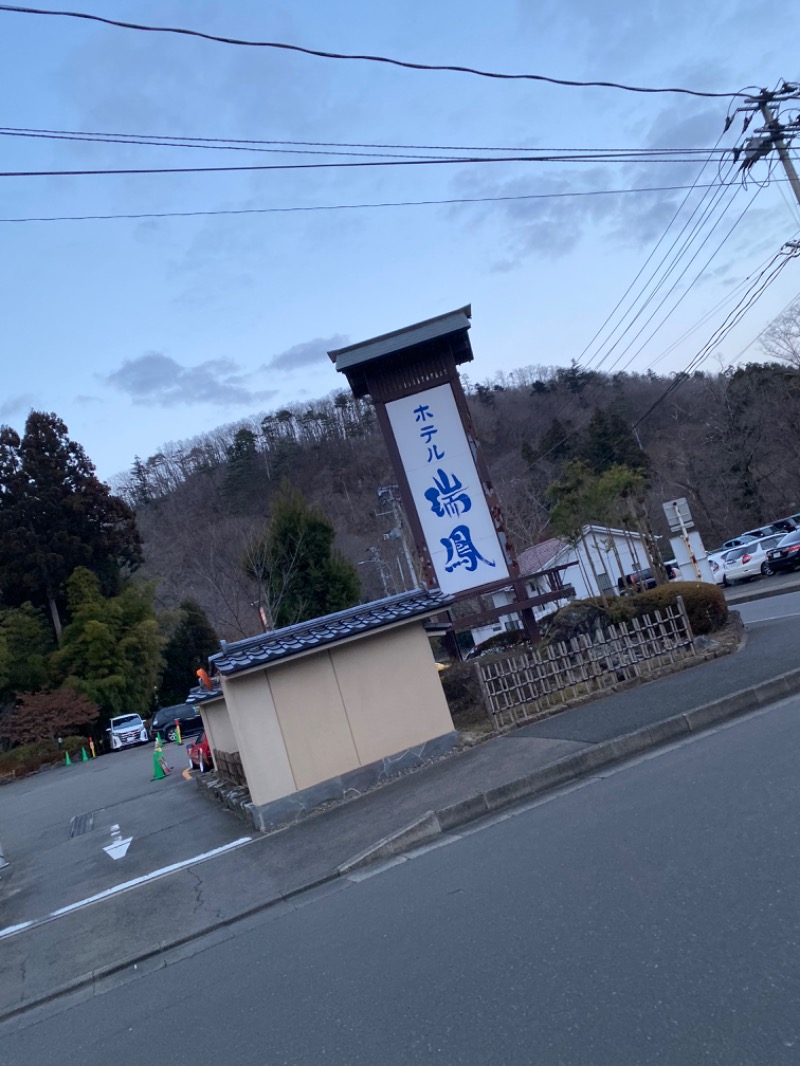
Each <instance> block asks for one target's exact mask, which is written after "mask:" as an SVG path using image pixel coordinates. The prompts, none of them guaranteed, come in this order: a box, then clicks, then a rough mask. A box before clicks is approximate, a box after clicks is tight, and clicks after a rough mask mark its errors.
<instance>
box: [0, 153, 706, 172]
mask: <svg viewBox="0 0 800 1066" xmlns="http://www.w3.org/2000/svg"><path fill="white" fill-rule="evenodd" d="M632 161H634V162H637V163H659V164H663V163H680V164H683V163H687V162H694V160H693V159H692V158H684V157H681V156H673V155H668V156H660V155H659V154H658V153H650V155H648V156H636V157H635V158H632V157H630V156H627V155H620V154H615V153H599V152H598V153H597V154H594V155H580V156H576V155H567V154H563V153H562V154H555V153H549V154H546V155H507V156H488V157H487V156H444V157H442V158H428V157H426V158H424V159H416V158H412V159H364V160H359V162H357V163H356V162H341V161H336V162H329V163H251V164H245V165H241V166H214V167H211V166H209V167H194V166H188V167H98V168H82V169H74V170H66V169H62V170H6V171H0V178H56V177H97V176H108V175H122V174H125V175H132V174H230V173H243V172H252V171H280V170H348V169H354V168H355V169H359V168H361V169H363V168H369V167H424V166H452V165H464V164H480V163H576V162H579V163H629V162H632Z"/></svg>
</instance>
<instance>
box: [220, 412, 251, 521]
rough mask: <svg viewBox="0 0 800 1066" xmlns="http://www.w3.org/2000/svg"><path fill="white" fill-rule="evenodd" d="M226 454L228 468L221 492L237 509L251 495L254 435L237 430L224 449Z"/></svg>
mask: <svg viewBox="0 0 800 1066" xmlns="http://www.w3.org/2000/svg"><path fill="white" fill-rule="evenodd" d="M226 454H227V460H228V468H227V470H226V472H225V481H224V483H223V486H222V491H223V493H224V495H225V496H227V497H228V498H229V499H230V500H231V503H232V504H233V505H234V507H238V506H240V505H241V504H242V503H244V502H245V501H246V500H247V499H248V497H251V496H252V494H253V489H254V484H253V483H254V480H255V473H256V464H257V462H258V451H257V449H256V435H255V433H253V431H252V430H251V429H247V428H245V427H242V428H241V429H237V430H236V433H235V434H234V437H233V443H232V444H230V445H228V447H227V449H226Z"/></svg>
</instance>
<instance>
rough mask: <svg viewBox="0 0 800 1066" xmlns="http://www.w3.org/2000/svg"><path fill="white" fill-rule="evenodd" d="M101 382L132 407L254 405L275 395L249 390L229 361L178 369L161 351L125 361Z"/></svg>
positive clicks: (239, 373) (212, 361)
mask: <svg viewBox="0 0 800 1066" xmlns="http://www.w3.org/2000/svg"><path fill="white" fill-rule="evenodd" d="M105 381H106V383H107V384H109V385H111V386H112V387H113V388H115V389H118V390H119V391H120V392H124V393H127V395H128V396H130V398H131V399H132V400H133V402H134V403H136V404H158V405H159V406H161V407H177V406H178V405H181V404H183V405H190V404H203V403H209V404H215V405H217V406H220V405H225V406H234V405H239V404H254V403H260V402H262V401H264V400H269V399H272V398H273V397H274V396H275V395H276V393H275V392H274V391H259V390H254V389H251V388H249V387H248V385H247V381H248V376H247V375H246V374H244V373H242V371H241V368H240V367H239V365H238V364H237V363H235V362H233V360H231V359H209V360H207V361H206V362H204V363H198V364H197V366H182V365H181V364H180V363H178V362H177V361H176V360H175V359H173V358H171V356H168V355H164V354H163V353H162V352H146V353H145V354H144V355H140V356H139V357H138V359H126V360H125V362H124V363H123V364H122V366H121V367H120V368H119V370H115V371H114V372H113V373H112V374H109V375H108V376H107V377H106V378H105Z"/></svg>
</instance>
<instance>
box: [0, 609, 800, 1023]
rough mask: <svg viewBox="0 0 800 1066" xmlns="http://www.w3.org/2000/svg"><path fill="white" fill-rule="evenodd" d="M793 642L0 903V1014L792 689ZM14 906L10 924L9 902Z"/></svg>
mask: <svg viewBox="0 0 800 1066" xmlns="http://www.w3.org/2000/svg"><path fill="white" fill-rule="evenodd" d="M797 636H798V622H797V621H786V620H782V621H780V622H763V623H759V624H756V625H754V626H752V627H751V628H750V630H749V632H748V634H747V641H746V644H745V646H744V647H743V648H742V649H741V650H740V651H739V652H737V653H734V654H732V655H730V656H727V657H725V658H723V659H718V660H715V661H712V662H708V663H704V664H702V665H699V666H697V667H693V668H690V669H688V670H686V671H684V672H682V673H680V674H676V675H673V676H671V677H668V678H664V679H662V680H659V681H655V682H650V683H649V684H646V685H643V686H641V687H639V688H636V689H631V690H628V691H625V692H620V693H616V694H613V695H611V696H607V697H605V698H603V699H601V700H597V701H595V702H593V703H591V704H588V705H586V706H584V707H579V708H574V709H572V710H569V711H565V712H563V713H562V714H559V715H556V716H554V717H552V718H550V719H548V720H546V721H544V722H540V723H537V724H535V725H531V726H527V727H525V728H523V729H520V730H517V731H516V732H514V733H512V734H508V735H506V736H502V737H497V738H493V739H491V740H488V741H487V742H485V743H483V744H480V745H478V746H476V747H475V748H472V749H470V750H468V751H466V752H463V753H461V754H459V755H457V756H454V757H451V758H448V759H444V760H442V761H441V762H439V763H436V764H434V765H432V766H429V767H427V768H424V769H422V770H419V771H417V772H415V773H413V774H410V775H408V776H406V777H403V778H400V779H398V780H396V781H393V782H392V783H390V784H388V785H386V786H385V787H383V788H381V789H377V790H375V791H374V792H372V793H369V794H368V795H365V796H363V797H361V798H360V799H358V800H354V801H352V802H350V803H347V804H344V805H341V806H338V807H335V808H332V809H330V810H328V811H324V812H321V813H320V814H318V815H316V816H314V817H312V818H309V819H308V820H307V821H305V822H303V823H300V824H298V825H296V826H293V827H291V828H289V829H286V830H283V831H281V832H278V833H275V834H273V835H271V836H269V837H262V838H257V839H255V840H254V841H253V842H252V843H249V844H246V845H244V846H241V847H238V848H237V849H236V850H234V851H230V852H227V853H225V854H221V855H218V856H216V857H214V858H210V859H208V860H207V861H203V862H197V863H195V864H191V865H188V866H185V867H183V868H181V869H178V870H176V871H174V872H171V873H168V874H164V875H163V876H159V877H158V878H155V879H153V880H148V881H146V882H144V883H142V884H140V885H138V886H137V887H134V888H131V889H128V890H126V891H122V892H120V893H119V894H116V895H112V896H110V897H108V898H104V899H102V900H101V901H98V902H95V903H89V904H87V905H85V906H82V907H80V908H77V909H72V910H69V911H68V912H67V913H64V914H62V915H60V916H53V915H43V914H29V915H28V914H26V915H25V918H26V919H27V920H34V924H33V925H32V926H30V927H29V928H26V929H25V930H23V931H20V932H16V933H14V932H7V933H6V934H5V935H4V929H5V930H7V929H8V924H7V922H6V921H5V918H4V914H5V907H3V909H2V911H0V915H3V918H0V922H1V923H2V926H3V928H0V938H2V940H3V943H2V951H3V961H4V965H3V973H2V977H0V1018H2V1017H7V1016H9V1015H12V1014H14V1013H16V1012H19V1011H20V1010H26V1009H30V1008H33V1007H35V1006H36V1005H37V1004H40V1003H46V1002H47V1001H49V1000H52V999H53V998H54V997H57V996H60V995H64V994H67V993H69V994H71V995H72V996H73V997H77V998H87V997H90V996H92V995H95V994H97V993H100V992H102V991H103V990H104V989H106V988H108V987H110V986H111V985H113V984H115V983H119V982H123V981H126V980H130V979H132V978H133V977H135V976H137V975H138V974H141V973H143V972H146V971H147V970H151V969H156V968H160V967H163V966H166V965H169V964H170V963H171V962H172V961H175V960H176V959H178V958H181V957H185V956H186V955H187V954H192V953H194V952H196V951H199V950H203V947H204V946H206V945H208V944H209V943H210V942H216V941H218V940H220V939H226V938H228V937H231V936H233V932H232V926H233V924H234V923H237V922H238V921H241V920H242V919H243V918H245V917H246V916H248V915H251V914H254V913H256V912H259V911H262V910H264V909H265V908H269V907H272V908H275V913H276V914H278V913H280V912H281V910H282V909H285V908H287V907H291V906H293V905H294V904H293V903H292V901H293V900H296V898H297V897H298V896H299V895H300V894H305V893H307V892H308V891H309V890H310V889H313V888H315V889H316V891H318V892H324V891H326V890H327V889H326V886H329V885H330V886H333V885H334V884H335V882H336V881H337V879H338V878H340V877H342V876H349V875H351V874H352V872H353V870H354V869H355V868H356V867H357V866H358V865H359V864H360V863H361V862H364V861H372V860H374V859H375V858H381V857H386V856H388V855H391V854H393V853H396V852H399V851H402V850H403V849H405V848H408V847H409V846H413V845H414V843H415V842H416V843H418V842H420V841H428V840H431V839H433V838H434V837H435V836H436V835H438V833H440V832H441V831H443V830H444V831H446V830H447V829H448V828H450V827H452V826H455V825H459V824H463V823H464V822H465V821H469V820H471V819H474V818H476V817H480V816H481V815H483V814H485V813H487V811H492V810H497V809H500V808H501V807H503V806H508V805H509V804H512V803H515V802H517V801H518V800H519V799H522V798H524V797H526V796H531V795H535V794H537V793H538V792H541V791H543V790H546V789H549V788H552V787H555V786H557V785H559V784H563V783H565V782H566V781H568V780H570V779H571V778H572V777H575V776H578V775H581V774H585V773H587V772H590V771H592V770H593V769H597V768H598V767H600V766H603V765H607V764H608V763H609V762H612V761H615V760H619V759H621V758H626V757H629V756H630V755H632V754H634V753H636V752H638V751H641V750H644V749H645V748H647V747H651V746H653V745H655V744H657V743H663V742H664V741H666V740H670V739H674V738H676V737H679V736H681V735H686V734H687V733H688V732H690V731H694V730H695V729H700V728H703V727H705V726H706V725H708V724H710V723H711V722H714V721H718V720H721V719H722V718H725V717H728V716H730V715H732V714H737V713H744V712H746V711H748V710H752V709H755V708H757V707H759V706H763V705H765V704H766V703H769V702H771V701H773V700H775V699H778V698H780V697H782V696H784V695H788V694H791V693H793V692H797V691H800V657H799V656H798V653H797V647H798V641H797ZM8 787H14V786H8ZM186 787H187V788H192V787H193V786H192V785H191V784H187V785H186ZM201 802H202V798H201V797H200V796H197V803H198V804H199V803H201ZM410 827H411V828H410ZM242 831H243V835H244V833H245V832H246V830H245V828H244V826H243V830H242ZM353 876H357V875H355V874H353ZM120 881H121V882H124V881H125V874H124V869H123V867H122V864H120ZM15 910H16V911H17V914H16V915H15V917H16V918H17V919H18V918H19V917H20V914H19V905H18V904H17V905H16V906H15Z"/></svg>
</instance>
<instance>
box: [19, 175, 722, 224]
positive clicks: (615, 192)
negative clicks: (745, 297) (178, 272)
mask: <svg viewBox="0 0 800 1066" xmlns="http://www.w3.org/2000/svg"><path fill="white" fill-rule="evenodd" d="M715 187H716V182H714V183H712V184H709V185H660V186H658V185H651V186H644V187H635V188H632V189H583V190H576V191H572V192H542V193H520V194H516V195H506V196H460V197H449V198H447V199H441V200H386V201H382V202H373V203H354V204H310V205H294V206H290V207H238V208H209V209H206V210H197V211H139V212H124V213H123V212H120V213H113V214H106V215H99V214H94V215H38V216H37V215H29V216H19V217H8V218H0V223H12V222H100V221H111V220H114V219H130V220H139V219H148V218H203V217H208V216H212V217H213V216H217V215H220V216H225V215H274V214H295V213H302V212H316V211H361V210H370V209H379V208H390V207H431V206H436V205H457V204H483V203H503V202H507V201H514V202H516V201H520V200H522V201H525V200H561V199H571V198H579V197H586V196H624V195H627V194H629V193H654V192H676V191H678V192H679V191H682V190H684V189H703V188H707V189H713V188H715Z"/></svg>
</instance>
